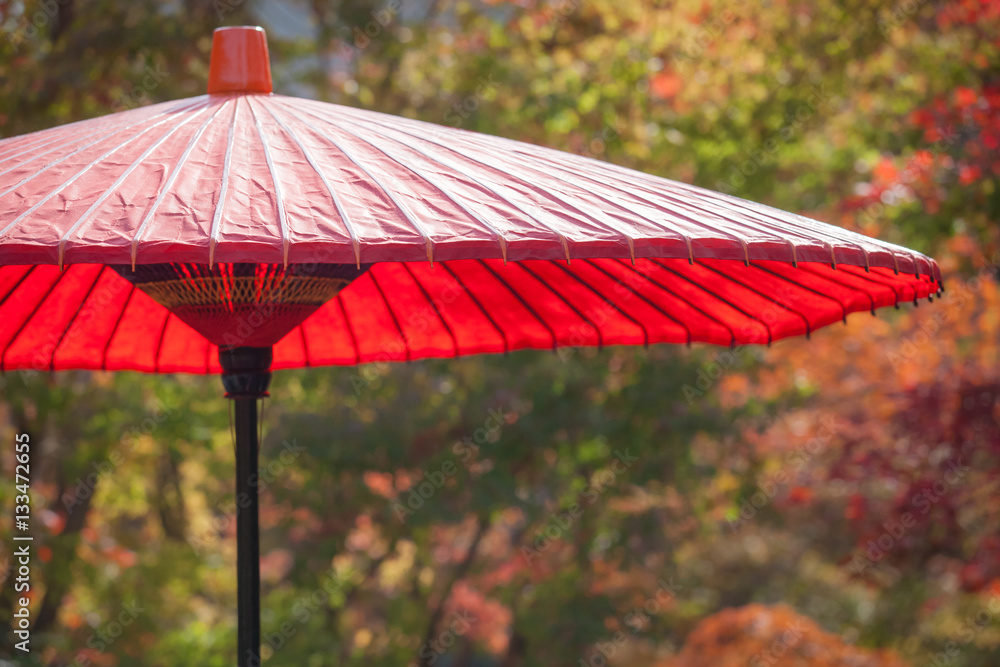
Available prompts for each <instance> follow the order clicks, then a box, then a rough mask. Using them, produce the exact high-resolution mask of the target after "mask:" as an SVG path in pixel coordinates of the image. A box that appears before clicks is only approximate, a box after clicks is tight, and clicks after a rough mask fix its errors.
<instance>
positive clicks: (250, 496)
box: [219, 347, 272, 667]
mask: <svg viewBox="0 0 1000 667" xmlns="http://www.w3.org/2000/svg"><path fill="white" fill-rule="evenodd" d="M271 360H272V354H271V348H269V347H264V348H261V347H236V348H219V362H220V363H221V365H222V384H223V386H224V387H225V388H226V398H229V399H231V400H232V401H233V407H234V412H235V416H234V421H235V430H236V579H237V613H238V624H237V647H238V660H237V664H238V665H239V667H260V533H259V524H258V512H257V507H258V494H257V459H258V448H259V445H260V443H259V442H258V440H257V399H258V398H261V397H264V396H267V387H268V385H269V384H270V383H271V370H270V369H271Z"/></svg>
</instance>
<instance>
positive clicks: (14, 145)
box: [0, 128, 97, 164]
mask: <svg viewBox="0 0 1000 667" xmlns="http://www.w3.org/2000/svg"><path fill="white" fill-rule="evenodd" d="M94 132H97V130H94ZM66 133H67V130H66V129H65V128H59V129H56V130H54V131H52V132H50V133H46V132H44V131H42V132H38V133H37V136H34V137H32V136H31V135H30V134H29V135H24V136H22V137H20V139H22V140H26V141H11V142H10V146H5V147H4V148H5V149H6V150H5V151H4V152H3V153H0V164H3V163H4V162H8V161H10V160H13V159H14V158H16V157H21V156H22V155H24V154H25V153H30V152H31V151H33V150H38V149H39V148H41V147H42V146H48V145H49V144H51V143H52V142H54V141H59V140H60V139H62V137H63V135H64V134H66ZM29 137H30V139H29ZM11 139H14V137H11ZM3 143H5V141H0V144H3ZM19 149H21V152H20V153H17V154H16V155H10V153H13V152H14V151H16V150H19ZM46 152H48V151H46ZM42 155H44V153H43V154H42Z"/></svg>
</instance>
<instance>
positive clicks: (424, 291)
mask: <svg viewBox="0 0 1000 667" xmlns="http://www.w3.org/2000/svg"><path fill="white" fill-rule="evenodd" d="M400 264H402V265H403V268H404V269H406V272H407V273H408V274H409V275H410V278H411V279H412V280H413V282H414V283H416V284H417V287H418V288H420V293H421V294H423V295H424V298H425V299H427V303H429V304H430V305H431V308H433V309H434V313H435V314H436V315H437V318H438V319H439V320H441V324H442V326H444V328H445V331H447V332H448V336H449V337H450V338H451V346H452V349H453V350H454V354H452V356H453V357H457V356H458V339H457V338H455V332H454V331H452V328H451V325H450V324H448V322H446V321H445V319H444V316H443V315H442V314H441V309H440V308H438V305H437V303H435V302H434V300H433V299H431V295H430V294H428V293H427V289H426V288H425V287H424V286H423V284H422V283H421V282H420V280H418V279H417V276H416V275H414V273H413V269H411V268H410V267H409V264H408V263H407V262H400Z"/></svg>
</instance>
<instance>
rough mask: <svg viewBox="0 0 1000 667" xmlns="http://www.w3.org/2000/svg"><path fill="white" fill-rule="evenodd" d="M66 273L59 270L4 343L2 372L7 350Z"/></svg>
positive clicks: (5, 365)
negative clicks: (29, 311)
mask: <svg viewBox="0 0 1000 667" xmlns="http://www.w3.org/2000/svg"><path fill="white" fill-rule="evenodd" d="M66 273H67V272H66V271H60V272H59V275H58V276H56V279H55V280H54V281H53V282H52V284H51V285H49V289H48V290H47V291H46V292H45V295H44V296H42V298H40V299H39V300H38V303H36V304H35V307H34V308H32V309H31V313H30V314H29V315H28V316H27V317H26V318H24V321H23V322H21V326H19V327H18V328H17V331H15V332H14V335H13V336H12V337H11V339H10V340H9V341H7V344H6V345H4V348H3V354H0V373H3V372H6V370H7V352H9V351H10V348H12V347H13V346H14V343H16V342H17V339H18V338H20V336H21V333H22V332H23V331H24V328H25V327H26V326H28V322H30V321H31V320H32V319H33V318H34V317H35V315H36V314H37V313H38V311H39V309H41V307H42V305H43V304H44V303H45V302H46V301H48V300H49V297H50V296H52V293H53V292H54V291H55V290H56V288H58V287H59V283H60V282H62V279H63V278H64V277H66Z"/></svg>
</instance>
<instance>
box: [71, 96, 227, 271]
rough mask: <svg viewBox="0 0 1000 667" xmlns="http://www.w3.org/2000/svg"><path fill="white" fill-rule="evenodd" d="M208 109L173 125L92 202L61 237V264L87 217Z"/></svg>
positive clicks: (206, 108) (201, 110)
mask: <svg viewBox="0 0 1000 667" xmlns="http://www.w3.org/2000/svg"><path fill="white" fill-rule="evenodd" d="M208 109H209V107H205V108H204V109H200V110H199V111H197V112H196V113H194V114H192V115H189V116H188V117H187V118H185V119H184V120H182V121H181V122H180V123H177V124H176V125H174V126H173V127H171V128H170V129H169V130H167V131H166V132H165V133H164V134H163V136H161V137H160V138H159V139H157V140H156V141H154V142H153V143H152V144H151V145H150V146H149V147H148V148H147V149H146V150H145V151H143V153H142V155H140V156H139V157H138V158H136V160H135V162H133V163H132V164H130V165H129V166H128V167H127V168H126V169H125V171H123V172H122V173H121V174H120V175H119V176H118V178H117V179H116V180H115V182H114V183H112V184H111V186H110V187H109V188H108V189H107V190H105V191H104V193H103V194H102V195H101V196H99V197H98V198H97V199H96V200H94V203H92V204H91V205H90V207H89V208H88V209H87V210H86V211H85V212H84V213H83V215H81V216H80V218H79V219H78V220H77V221H76V222H75V223H73V225H72V226H71V227H70V228H69V229H67V230H66V233H65V234H63V236H62V238H60V239H59V266H62V264H63V257H64V256H65V252H66V243H67V242H68V241H69V237H70V236H72V235H73V234H74V233H75V232H76V230H77V229H79V228H80V227H81V226H83V224H84V223H85V222H86V221H87V219H88V218H90V216H92V215H93V214H94V211H96V210H97V209H98V208H100V206H101V204H103V203H104V202H105V201H107V199H108V197H110V196H111V195H112V193H114V191H115V190H117V189H118V187H119V186H120V185H121V184H122V183H124V182H125V179H126V178H128V177H129V176H131V175H132V173H133V172H134V171H135V170H136V169H138V168H139V167H140V166H141V165H142V164H143V163H144V162H145V161H146V158H147V157H149V154H150V153H152V152H153V151H155V150H156V149H157V148H159V147H160V146H161V145H163V142H165V141H166V140H167V139H169V138H170V136H171V135H172V134H173V133H174V132H176V131H177V130H179V129H181V128H182V127H184V126H185V125H187V124H188V123H189V122H191V121H192V120H194V119H195V118H197V117H198V116H200V115H201V114H203V113H205V111H207V110H208ZM105 157H106V156H105ZM101 159H102V160H103V159H104V158H103V157H102V158H101Z"/></svg>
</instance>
